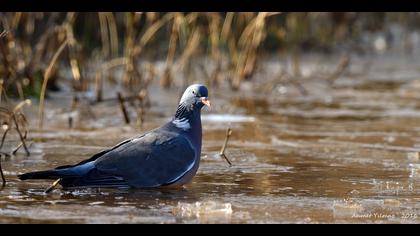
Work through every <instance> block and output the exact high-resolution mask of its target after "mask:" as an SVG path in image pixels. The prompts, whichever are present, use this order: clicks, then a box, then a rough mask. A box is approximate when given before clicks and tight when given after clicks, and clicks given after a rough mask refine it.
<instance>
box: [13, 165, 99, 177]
mask: <svg viewBox="0 0 420 236" xmlns="http://www.w3.org/2000/svg"><path fill="white" fill-rule="evenodd" d="M93 168H94V165H93V163H92V162H88V163H85V164H83V165H77V166H60V167H57V168H55V169H51V170H44V171H35V172H29V173H25V174H21V175H18V178H19V179H20V180H27V179H59V178H78V177H81V176H83V175H84V174H86V173H88V172H89V171H90V170H92V169H93Z"/></svg>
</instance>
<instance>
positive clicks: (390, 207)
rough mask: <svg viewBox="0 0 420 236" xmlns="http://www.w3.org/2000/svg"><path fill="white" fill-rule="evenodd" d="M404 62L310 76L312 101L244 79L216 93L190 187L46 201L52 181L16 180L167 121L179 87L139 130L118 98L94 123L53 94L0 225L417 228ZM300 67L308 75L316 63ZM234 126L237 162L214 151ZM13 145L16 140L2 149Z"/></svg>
mask: <svg viewBox="0 0 420 236" xmlns="http://www.w3.org/2000/svg"><path fill="white" fill-rule="evenodd" d="M397 62H399V63H400V64H398V63H395V61H388V60H382V61H380V62H375V63H373V65H371V66H372V67H371V68H370V70H369V71H365V70H363V68H364V64H365V63H366V61H359V62H358V61H356V62H353V64H352V67H351V68H350V72H349V73H347V74H345V75H343V76H342V77H341V78H340V79H339V80H338V81H336V83H334V85H333V86H332V87H331V86H328V85H327V84H326V83H325V82H324V81H323V80H320V79H307V80H305V79H304V80H302V81H301V83H302V85H303V86H305V87H306V88H307V89H308V91H309V95H307V96H302V95H300V94H299V91H298V90H296V88H295V87H294V86H291V85H288V84H284V85H281V84H277V85H275V86H271V87H272V89H271V90H270V91H271V92H270V93H269V92H267V91H266V90H264V89H265V88H267V87H270V84H269V79H267V80H260V81H263V82H262V83H260V84H248V83H245V84H243V88H242V90H241V91H240V92H231V91H230V90H226V89H218V90H214V89H213V90H211V91H210V92H211V98H212V103H213V104H214V106H213V108H212V110H210V111H209V110H204V111H203V117H202V120H203V129H204V137H203V153H202V162H201V165H200V169H199V171H198V174H197V176H196V177H195V178H194V180H193V182H192V183H190V184H188V185H186V186H185V188H183V189H156V190H133V189H130V190H115V189H83V190H66V191H64V190H62V189H56V190H54V191H53V192H52V193H50V194H44V193H43V191H44V189H45V188H46V187H48V186H49V184H50V182H43V181H27V182H21V181H19V180H18V179H17V178H16V174H19V173H22V172H26V171H34V170H41V169H46V168H53V167H55V166H57V165H65V164H72V163H76V162H78V161H80V160H83V159H86V158H88V157H89V156H90V155H92V154H94V153H96V152H98V151H100V150H102V149H103V148H105V147H108V146H111V145H113V144H115V143H117V142H119V141H121V140H123V139H126V138H128V137H131V136H133V135H136V134H138V133H140V132H143V131H146V130H148V129H151V128H154V127H156V126H159V125H160V124H162V123H164V122H165V121H167V120H168V119H169V117H170V115H171V113H172V112H173V111H174V110H175V106H176V101H175V100H176V99H173V98H174V97H178V95H179V91H178V90H176V89H174V90H171V91H169V92H162V91H160V90H159V89H157V88H156V86H154V87H152V90H151V91H152V93H151V103H152V108H151V109H150V110H149V111H148V113H147V115H146V117H145V123H144V124H143V127H141V128H139V127H138V126H136V125H135V124H133V125H129V126H125V125H123V120H122V117H121V113H120V111H119V107H118V105H117V104H116V103H115V102H108V103H104V104H99V105H95V106H92V107H91V110H92V112H93V113H94V114H93V116H92V114H90V112H89V110H88V109H86V106H83V104H81V105H80V108H79V109H78V110H77V111H75V112H73V113H70V112H69V107H70V100H71V93H69V92H61V93H57V94H52V95H51V99H50V100H49V101H48V103H47V113H46V122H45V128H44V130H43V131H40V130H36V129H34V128H33V127H35V126H36V119H35V117H36V114H35V111H36V109H32V108H28V109H27V110H26V113H27V114H28V116H29V117H30V121H31V125H32V130H31V132H30V142H31V148H30V150H31V153H32V155H31V156H30V157H26V156H24V155H23V154H18V155H16V156H13V157H11V158H5V159H4V158H3V159H2V165H3V169H4V172H5V175H6V178H7V179H8V183H7V186H6V187H5V188H4V189H3V190H2V191H0V222H2V223H79V222H80V223H346V222H349V223H370V222H375V223H420V217H419V215H420V160H419V157H418V156H417V155H416V152H417V151H420V95H419V94H420V93H419V91H420V82H419V81H418V80H416V79H417V78H419V76H420V72H419V71H417V70H416V69H415V65H412V66H411V67H410V62H412V61H411V60H405V61H404V60H403V61H397ZM274 64H275V63H274ZM302 64H303V69H306V70H303V74H305V73H309V74H310V73H311V68H312V67H311V65H312V64H310V61H309V62H307V64H304V63H302ZM326 64H328V63H326ZM305 65H307V66H306V67H305ZM308 71H309V72H308ZM361 71H362V72H363V74H360V72H361ZM379 71H380V72H379ZM400 72H403V73H400ZM266 75H267V73H264V72H261V74H260V75H259V76H266ZM264 81H265V82H264ZM251 88H252V89H251ZM109 96H111V95H109ZM129 111H130V112H131V117H132V119H133V120H134V119H135V117H136V114H135V111H134V110H133V108H131V107H129ZM70 115H71V116H73V117H74V127H73V128H72V129H69V128H68V127H67V126H68V125H67V119H68V116H70ZM133 123H135V121H134V122H133ZM228 126H230V127H231V128H232V129H233V134H232V137H231V139H230V141H229V145H228V148H227V151H226V154H227V156H228V157H229V158H230V160H231V161H232V162H233V166H232V167H228V165H227V164H226V162H224V160H223V159H221V158H220V157H219V156H218V152H219V150H220V147H221V146H222V143H223V139H224V135H225V130H226V128H227V127H228ZM15 144H16V140H13V139H11V138H10V139H9V140H8V141H7V142H6V147H5V150H10V149H11V148H12V147H13V146H14V145H15Z"/></svg>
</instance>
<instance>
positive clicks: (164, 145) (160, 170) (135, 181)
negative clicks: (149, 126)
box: [95, 130, 197, 187]
mask: <svg viewBox="0 0 420 236" xmlns="http://www.w3.org/2000/svg"><path fill="white" fill-rule="evenodd" d="M196 155H197V154H196V150H195V149H194V147H193V145H192V144H191V142H190V141H189V140H188V139H187V138H186V137H184V136H182V135H180V134H178V133H174V132H168V131H162V130H160V131H155V132H150V133H147V134H145V135H143V136H141V137H139V138H134V139H131V140H130V141H129V142H126V143H124V144H122V145H120V146H118V147H117V148H115V149H113V150H110V151H108V152H107V153H105V154H103V155H102V156H100V157H99V158H98V159H97V160H96V161H95V166H96V168H97V170H99V171H100V172H101V173H107V174H109V175H113V176H120V177H123V178H124V179H125V180H126V181H127V182H128V183H129V184H130V185H132V186H135V187H157V186H161V185H165V184H169V183H172V182H174V181H176V180H177V179H179V178H181V177H182V176H183V175H184V174H186V173H187V172H188V171H189V170H190V169H191V168H192V167H193V166H194V162H195V159H196V158H195V156H196Z"/></svg>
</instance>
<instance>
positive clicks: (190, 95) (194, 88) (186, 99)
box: [179, 84, 210, 109]
mask: <svg viewBox="0 0 420 236" xmlns="http://www.w3.org/2000/svg"><path fill="white" fill-rule="evenodd" d="M208 96H209V93H208V90H207V87H206V86H204V85H202V84H193V85H190V86H189V87H188V88H187V89H186V90H185V92H184V94H183V95H182V97H181V100H180V102H179V105H182V106H186V107H188V108H190V109H191V108H193V109H194V108H198V109H201V108H202V107H203V106H204V105H206V106H208V107H210V101H209V99H208Z"/></svg>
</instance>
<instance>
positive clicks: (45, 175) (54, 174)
mask: <svg viewBox="0 0 420 236" xmlns="http://www.w3.org/2000/svg"><path fill="white" fill-rule="evenodd" d="M60 172H61V171H60V170H45V171H35V172H29V173H25V174H21V175H18V178H19V179H20V180H27V179H58V178H61V177H62V176H63V173H60Z"/></svg>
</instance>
